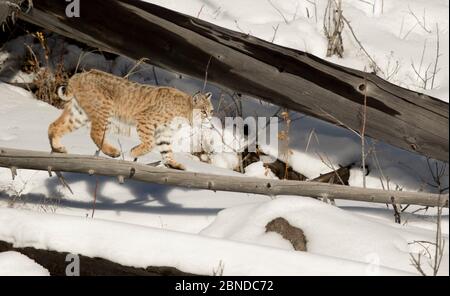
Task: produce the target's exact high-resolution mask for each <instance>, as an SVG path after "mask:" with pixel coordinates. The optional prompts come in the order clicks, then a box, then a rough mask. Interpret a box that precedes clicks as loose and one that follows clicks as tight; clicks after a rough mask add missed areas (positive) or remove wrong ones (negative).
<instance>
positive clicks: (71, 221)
mask: <svg viewBox="0 0 450 296" xmlns="http://www.w3.org/2000/svg"><path fill="white" fill-rule="evenodd" d="M373 1H374V3H375V7H374V12H373V11H372V6H370V5H368V4H367V3H364V2H362V1H356V0H344V1H343V2H344V15H345V16H346V18H347V19H349V20H350V21H351V23H352V25H353V28H354V30H355V32H356V34H357V35H358V38H359V39H360V41H361V42H362V43H363V44H364V46H365V48H366V50H367V51H368V52H369V53H370V54H371V55H372V57H373V58H374V59H375V61H376V62H377V64H378V66H379V67H380V68H381V69H383V71H385V74H383V73H381V74H380V75H381V76H382V77H385V78H387V77H389V80H390V81H392V82H393V83H397V84H399V85H402V86H404V87H408V88H412V89H415V90H418V91H423V92H426V93H429V94H431V95H434V96H437V97H439V98H440V99H442V100H444V101H448V92H449V91H448V19H447V15H448V3H447V2H446V1H437V0H436V1H433V2H432V3H430V2H429V1H423V0H410V1H407V0H403V1H377V0H373ZM148 2H153V3H156V4H159V5H162V6H165V7H168V8H170V9H175V10H177V11H180V12H183V13H186V14H190V15H193V16H199V17H200V18H201V19H204V20H207V21H210V22H213V23H215V24H218V25H220V26H224V27H227V28H230V29H233V30H237V31H243V32H245V33H250V34H252V35H254V36H257V37H260V38H262V39H266V40H269V41H271V40H272V39H273V42H274V43H277V44H280V45H283V46H288V47H292V48H297V49H300V50H306V51H308V52H310V53H312V54H315V55H317V56H319V57H321V58H325V57H324V55H325V53H326V40H325V38H324V36H323V33H322V18H323V12H324V10H325V5H326V1H323V0H322V1H321V0H316V1H300V0H299V1H295V0H292V1H290V0H271V1H263V0H240V1H235V0H228V1H219V0H189V1H169V0H155V1H148ZM381 2H384V7H383V11H382V9H381ZM311 3H316V5H317V21H316V15H315V8H314V5H312V4H311ZM411 12H413V13H415V14H417V15H418V16H419V19H420V20H422V19H425V20H426V22H425V25H424V28H422V26H421V25H420V24H419V25H418V24H417V20H416V19H415V18H414V16H413V15H412V13H411ZM308 14H309V17H308V16H307V15H308ZM285 18H286V21H285ZM436 24H438V27H439V37H440V51H441V56H440V57H439V68H440V69H441V70H440V71H439V72H438V75H437V76H436V80H435V87H434V89H426V90H424V89H421V86H420V83H419V82H420V81H419V80H418V79H417V76H416V74H415V73H414V69H413V68H412V66H411V63H414V64H415V65H416V66H417V67H419V64H420V61H421V60H422V66H421V68H423V69H422V72H423V71H425V70H424V69H426V68H427V67H428V65H429V64H430V63H431V64H432V63H433V62H434V59H435V55H436V30H435V28H436ZM274 28H278V29H277V30H276V35H275V36H274V32H275V30H274ZM427 30H428V31H431V33H429V32H427ZM352 38H353V37H352V36H351V35H350V33H349V32H348V30H347V31H345V34H344V46H345V56H344V58H343V59H338V58H330V59H329V60H331V61H332V62H335V63H339V64H343V65H346V66H350V67H354V68H358V69H365V68H366V69H368V70H370V64H369V61H368V59H367V58H366V56H365V55H364V54H363V53H362V52H361V51H360V50H359V48H358V45H357V43H356V42H355V40H354V39H352ZM31 39H32V38H30V37H23V38H22V37H21V38H18V39H15V40H12V41H11V42H9V43H7V44H6V45H5V46H4V47H3V49H2V50H0V77H1V76H2V74H3V75H6V74H5V73H8V68H9V67H14V65H15V63H16V62H17V61H20V60H21V59H23V56H24V54H25V52H26V51H25V46H24V43H30V42H31ZM47 40H48V42H49V45H50V47H51V48H54V49H55V51H54V52H53V54H54V57H53V58H54V60H58V61H59V58H60V52H58V51H57V49H58V48H60V49H61V48H65V53H64V55H63V60H64V65H65V67H66V68H67V69H73V68H75V67H77V64H78V62H80V65H78V66H79V67H81V68H85V69H89V68H99V69H102V70H105V71H108V72H111V73H114V74H116V75H120V76H123V75H125V74H126V73H128V71H130V69H131V68H133V66H134V64H135V62H134V61H131V60H129V59H127V58H124V57H118V58H117V59H115V60H106V59H105V58H104V57H103V56H101V55H99V54H97V53H90V54H84V55H83V54H82V50H81V49H80V48H78V47H77V46H75V45H71V44H67V43H65V44H63V43H61V40H60V39H58V38H56V37H54V36H53V37H49V38H48V39H47ZM425 43H426V50H425V54H424V55H423V59H422V51H423V46H424V44H425ZM61 45H63V46H61ZM33 49H34V51H35V52H36V53H37V54H38V55H39V54H41V55H42V54H43V52H42V50H40V49H39V46H38V45H37V44H35V45H33ZM60 49H59V50H60ZM80 56H81V57H82V58H80ZM397 62H398V64H399V68H398V71H397V70H395V69H396V68H395V67H396V66H395V65H396V64H397ZM393 67H394V68H393ZM134 70H137V73H136V74H134V75H131V76H130V79H132V80H135V81H139V82H143V83H150V84H155V83H156V81H157V82H158V83H159V84H161V85H171V86H174V87H178V88H180V89H182V90H184V91H186V92H188V93H193V92H195V91H197V90H199V89H201V88H202V86H203V85H202V84H203V82H202V81H197V80H194V79H191V78H189V77H185V76H182V75H181V76H180V75H178V74H175V73H170V72H167V71H165V70H162V69H158V68H155V69H154V68H153V67H151V66H140V67H138V68H137V69H134ZM153 70H154V71H153ZM392 71H394V72H392ZM392 73H394V74H392ZM19 74H20V73H19ZM383 75H386V76H383ZM24 77H25V76H24V75H17V74H15V75H14V76H13V77H12V78H11V77H10V79H13V80H14V79H16V80H18V81H21V79H24ZM25 79H26V77H25ZM207 89H208V90H209V91H212V92H213V94H214V98H215V99H214V104H215V106H216V107H219V106H218V105H219V99H218V98H219V97H220V95H221V94H223V91H226V90H221V89H219V88H217V87H216V86H214V85H208V86H207ZM242 103H243V106H242V112H243V116H244V117H246V116H272V115H273V114H274V113H275V112H276V111H277V109H278V108H277V107H275V106H271V105H269V104H265V103H261V102H260V101H259V100H257V98H244V100H243V102H242ZM222 104H223V103H222ZM216 109H218V110H216V111H217V112H222V113H225V112H226V110H225V109H221V108H216ZM60 112H61V111H60V110H57V109H56V108H54V107H52V106H49V105H48V104H46V103H43V102H40V101H37V100H35V99H34V98H33V96H32V94H30V93H29V92H28V91H25V90H23V89H20V88H17V87H13V86H10V85H7V84H2V83H0V147H8V148H19V149H33V150H40V151H49V150H50V148H49V144H48V139H47V128H48V125H49V124H50V123H51V122H52V121H53V120H54V119H56V117H58V115H59V114H60ZM290 118H291V119H292V124H291V129H290V135H289V136H290V141H289V152H287V151H283V150H280V151H276V150H277V148H279V147H275V146H274V145H266V146H263V147H262V148H263V150H264V151H265V152H266V153H268V154H275V151H276V152H277V153H278V154H279V155H280V156H281V157H282V158H283V157H284V158H285V159H286V157H287V160H288V162H289V163H290V164H291V165H292V166H293V168H294V169H296V170H297V171H299V172H301V173H302V174H304V175H305V176H307V177H308V178H314V177H317V176H319V175H320V174H323V173H327V172H329V171H331V170H332V168H338V167H339V165H343V166H346V165H349V164H352V163H354V164H355V165H354V167H353V168H352V169H351V175H350V180H349V181H350V184H351V185H353V186H362V180H363V178H362V175H361V169H360V168H359V165H360V163H359V162H360V158H361V156H360V153H361V152H360V150H361V149H360V144H359V138H358V137H356V136H355V135H353V134H352V133H351V132H349V131H346V130H343V129H340V128H336V127H334V126H331V125H329V124H327V123H323V122H321V121H318V120H315V119H313V118H310V117H306V116H302V115H301V114H298V113H296V112H291V113H290ZM283 128H284V127H283V123H280V130H281V129H283ZM109 137H110V141H111V143H114V144H115V145H116V146H118V145H119V143H120V146H121V147H122V149H123V151H124V152H125V156H124V157H125V158H128V157H129V156H128V151H129V150H130V148H132V147H133V146H134V145H136V144H137V143H138V140H137V136H136V134H135V132H134V131H132V134H131V137H125V136H122V135H116V134H111V135H109ZM63 143H64V144H65V145H66V147H67V148H68V150H69V151H70V152H71V153H80V154H91V155H92V154H94V153H95V151H96V147H95V145H94V144H93V143H92V141H91V140H90V138H89V130H88V129H87V128H82V129H80V130H78V131H76V132H74V133H73V134H70V135H68V136H66V137H65V138H64V139H63ZM371 144H372V145H373V147H372V151H376V153H371V157H370V158H369V159H368V165H369V170H370V172H369V175H368V176H367V186H368V187H372V188H387V187H388V186H389V188H391V189H396V190H410V191H417V190H424V191H435V190H436V189H435V188H433V186H430V185H429V184H433V178H432V174H431V173H430V168H429V165H428V163H427V161H426V159H425V158H423V157H420V156H417V155H414V154H412V153H408V152H405V151H402V150H399V149H396V148H393V147H390V146H388V145H385V144H383V143H371ZM372 145H371V146H372ZM283 155H284V156H283ZM176 158H177V159H178V160H179V161H180V162H182V163H183V164H185V165H186V167H187V169H188V170H190V171H201V172H206V173H211V174H222V175H240V173H238V172H235V171H233V170H232V169H231V168H232V167H233V166H235V161H236V156H235V155H234V154H232V153H231V154H230V153H228V154H224V153H222V154H217V155H214V159H213V164H212V165H209V164H205V163H202V162H199V161H198V160H195V159H194V158H193V157H191V156H190V155H188V154H186V153H180V154H177V155H176ZM159 159H160V156H159V155H158V153H156V152H152V153H150V154H148V155H147V156H146V157H144V158H142V159H140V160H139V161H140V162H145V163H149V162H154V161H157V160H159ZM433 165H434V162H433V161H432V166H433ZM440 165H441V164H440ZM246 175H250V176H257V177H265V178H268V177H270V178H276V177H275V176H274V175H273V174H271V173H270V172H267V171H266V170H265V169H264V168H263V166H262V163H254V164H252V165H251V167H248V168H247V169H246ZM64 177H65V179H66V180H67V182H68V183H69V184H70V187H71V188H72V190H73V192H74V194H73V195H72V194H71V193H70V192H69V191H68V190H67V189H66V188H65V187H64V186H62V185H61V184H60V182H59V180H58V179H57V177H55V176H54V177H51V178H49V176H48V173H47V172H36V171H30V170H19V171H18V177H17V178H16V179H15V180H14V181H12V180H11V172H10V170H9V169H1V168H0V240H3V241H7V242H10V243H14V245H15V246H32V247H37V248H44V249H51V250H57V251H65V252H73V253H79V254H83V255H86V256H92V257H95V256H96V257H102V258H105V259H108V260H112V261H115V262H117V263H121V264H125V265H130V266H136V267H145V266H149V265H153V266H174V267H177V268H179V269H181V270H182V271H185V272H192V273H200V274H217V270H222V269H223V274H224V275H238V274H240V275H271V274H272V275H280V274H286V275H308V274H314V275H330V274H335V275H349V274H353V275H394V274H397V275H401V274H410V273H413V274H418V272H417V270H416V269H415V268H414V267H413V266H411V262H410V254H413V255H417V253H418V252H423V251H424V250H423V247H421V245H420V244H417V243H414V242H415V241H430V242H434V237H435V229H436V224H435V222H436V211H435V210H434V209H428V210H427V211H425V210H421V211H418V212H415V213H414V211H415V210H418V209H419V208H418V207H409V208H408V209H407V210H406V211H405V212H403V213H402V215H401V216H402V224H400V225H399V224H395V223H394V217H393V210H392V208H391V207H389V208H387V207H386V206H385V205H376V204H368V203H362V202H345V201H337V202H336V203H337V206H332V205H329V204H326V203H323V202H319V201H316V200H312V199H309V198H303V197H290V196H276V197H269V196H263V195H256V194H242V193H230V192H220V191H218V192H212V191H208V190H192V189H187V188H179V187H168V186H162V185H153V184H144V183H139V182H135V181H127V182H126V183H125V184H123V185H121V184H119V183H118V182H117V180H116V179H114V178H106V177H98V178H97V177H95V176H92V177H90V176H85V175H81V174H68V173H67V174H64ZM97 182H98V188H97V202H96V205H95V215H94V217H93V218H92V217H91V215H92V209H93V196H94V192H95V188H96V183H97ZM442 182H443V185H442V187H447V186H448V168H446V170H445V175H444V177H443V180H442ZM276 217H283V218H285V219H287V220H288V221H289V222H290V224H292V225H294V226H297V227H299V228H301V229H303V230H304V232H305V235H306V237H307V239H308V252H306V253H303V252H297V251H294V250H293V248H292V246H291V245H290V243H289V242H288V241H286V240H284V239H282V237H281V236H280V235H278V234H274V233H265V225H266V224H267V223H268V222H270V221H271V220H272V219H274V218H276ZM442 229H443V232H444V233H443V236H444V240H445V242H446V244H445V254H444V258H443V260H442V266H441V269H440V274H443V275H444V274H447V275H448V274H449V263H448V261H449V257H448V256H449V250H448V245H449V242H448V210H444V215H443V220H442ZM422 245H423V244H422ZM430 250H431V251H432V248H431V249H430ZM2 254H3V253H0V256H2ZM3 255H4V256H7V257H6V258H7V259H3V262H4V260H17V262H19V261H20V260H22V259H23V258H22V259H19V258H17V256H16V257H14V256H10V254H6V255H5V254H3ZM423 260H424V261H423V262H424V264H423V268H424V269H425V271H426V272H427V273H428V274H430V273H431V270H430V268H429V266H428V262H427V260H426V259H423ZM7 263H8V261H6V263H3V264H7ZM2 266H4V265H2V257H0V273H1V269H2ZM30 266H31V265H30ZM81 268H83V267H82V266H81ZM32 270H33V267H30V270H29V271H30V273H32Z"/></svg>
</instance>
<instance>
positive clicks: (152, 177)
mask: <svg viewBox="0 0 450 296" xmlns="http://www.w3.org/2000/svg"><path fill="white" fill-rule="evenodd" d="M0 167H5V168H14V169H15V170H17V169H32V170H41V171H62V172H73V173H83V174H90V175H93V174H95V175H102V176H115V177H118V176H121V178H123V180H126V179H132V180H136V181H142V182H148V183H156V184H164V185H173V186H181V187H187V188H199V189H209V190H219V191H234V192H245V193H256V194H264V195H270V196H277V195H297V196H310V197H316V198H329V199H345V200H355V201H366V202H375V203H388V204H391V203H396V204H414V205H423V206H445V207H448V194H447V195H445V196H444V195H437V194H432V193H425V192H406V191H384V190H378V189H364V188H356V187H348V186H341V185H334V184H324V183H317V182H304V181H286V180H268V179H261V178H250V177H245V176H242V177H237V176H220V175H211V174H205V173H194V172H183V171H177V170H171V169H165V168H157V167H151V166H148V165H144V164H139V163H136V162H130V161H123V160H114V159H110V158H104V157H95V156H84V155H74V154H51V153H45V152H37V151H29V150H17V149H8V148H0Z"/></svg>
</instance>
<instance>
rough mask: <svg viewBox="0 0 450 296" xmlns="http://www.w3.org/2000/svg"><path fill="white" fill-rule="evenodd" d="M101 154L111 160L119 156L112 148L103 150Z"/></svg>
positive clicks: (117, 151) (118, 152)
mask: <svg viewBox="0 0 450 296" xmlns="http://www.w3.org/2000/svg"><path fill="white" fill-rule="evenodd" d="M102 151H103V153H105V154H106V155H108V156H109V157H112V158H117V157H119V156H120V151H119V150H118V149H116V148H114V147H107V148H103V150H102Z"/></svg>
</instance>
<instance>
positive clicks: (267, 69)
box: [20, 0, 449, 162]
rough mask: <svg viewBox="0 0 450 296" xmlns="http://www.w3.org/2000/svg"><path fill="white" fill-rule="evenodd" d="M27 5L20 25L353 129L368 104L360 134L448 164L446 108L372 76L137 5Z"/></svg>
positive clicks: (126, 1) (95, 1) (133, 0)
mask: <svg viewBox="0 0 450 296" xmlns="http://www.w3.org/2000/svg"><path fill="white" fill-rule="evenodd" d="M33 2H34V9H33V10H32V11H31V12H30V13H29V14H22V15H20V17H21V18H22V19H23V20H25V21H28V22H31V23H34V24H36V25H39V26H41V27H44V28H47V29H49V30H52V31H54V32H57V33H59V34H62V35H65V36H68V37H70V38H74V39H76V40H78V41H81V42H84V43H86V44H88V45H91V46H94V47H98V48H100V49H102V50H105V51H110V52H113V53H119V54H123V55H126V56H129V57H131V58H135V59H140V58H144V57H145V58H148V59H150V61H151V63H152V64H155V65H157V66H160V67H163V68H166V69H169V70H173V71H176V72H180V73H184V74H187V75H190V76H193V77H197V78H203V77H204V76H205V70H206V66H207V64H209V68H208V81H210V82H213V83H215V84H218V85H221V86H224V87H226V88H230V89H233V90H235V91H236V92H238V93H242V94H248V95H252V96H255V97H258V98H262V99H264V100H266V101H269V102H271V103H274V104H277V105H280V106H284V107H287V108H289V109H292V110H296V111H299V112H302V113H305V114H308V115H310V116H313V117H316V118H320V119H323V120H326V121H328V122H331V123H333V124H336V125H339V126H345V127H347V128H351V129H353V130H356V131H359V130H360V129H361V114H360V113H361V110H362V105H363V104H364V97H367V123H366V128H365V130H366V135H368V136H370V137H372V138H375V139H379V140H382V141H384V142H386V143H389V144H391V145H394V146H397V147H400V148H402V149H405V150H408V151H414V152H417V153H420V154H422V155H425V156H428V157H432V158H435V159H439V160H443V161H447V162H448V145H449V135H448V130H449V129H448V104H447V103H445V102H442V101H440V100H438V99H436V98H433V97H431V96H428V95H424V94H420V93H417V92H414V91H410V90H407V89H404V88H401V87H398V86H395V85H393V84H391V83H389V82H387V81H385V80H383V79H381V78H379V77H378V76H376V75H375V74H370V73H365V72H361V71H357V70H353V69H349V68H346V67H342V66H338V65H335V64H332V63H330V62H327V61H324V60H322V59H319V58H317V57H315V56H313V55H311V54H307V53H305V52H301V51H298V50H293V49H289V48H285V47H281V46H277V45H274V44H272V43H269V42H266V41H263V40H261V39H258V38H255V37H253V36H250V35H245V34H242V33H238V32H234V31H231V30H228V29H224V28H221V27H218V26H215V25H213V24H211V23H208V22H205V21H202V20H199V19H196V18H193V17H190V16H186V15H183V14H180V13H177V12H174V11H171V10H168V9H165V8H162V7H160V6H157V5H153V4H150V3H145V2H142V1H137V0H110V1H107V2H106V3H105V1H104V0H89V1H84V2H83V3H82V4H81V11H80V16H81V17H79V18H77V17H74V18H68V17H67V16H66V14H65V9H66V5H67V2H65V1H53V0H34V1H33ZM209 61H210V63H209Z"/></svg>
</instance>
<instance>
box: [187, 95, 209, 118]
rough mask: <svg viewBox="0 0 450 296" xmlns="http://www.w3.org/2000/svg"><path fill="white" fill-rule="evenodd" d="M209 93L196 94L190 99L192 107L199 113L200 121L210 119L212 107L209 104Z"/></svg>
mask: <svg viewBox="0 0 450 296" xmlns="http://www.w3.org/2000/svg"><path fill="white" fill-rule="evenodd" d="M211 97H212V94H211V93H206V94H203V93H197V94H195V95H194V96H193V97H192V101H193V107H194V109H197V110H199V111H200V114H201V116H202V119H207V118H211V117H212V113H213V111H214V107H213V105H212V103H211Z"/></svg>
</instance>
